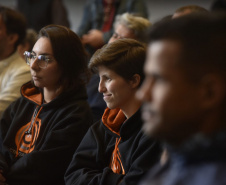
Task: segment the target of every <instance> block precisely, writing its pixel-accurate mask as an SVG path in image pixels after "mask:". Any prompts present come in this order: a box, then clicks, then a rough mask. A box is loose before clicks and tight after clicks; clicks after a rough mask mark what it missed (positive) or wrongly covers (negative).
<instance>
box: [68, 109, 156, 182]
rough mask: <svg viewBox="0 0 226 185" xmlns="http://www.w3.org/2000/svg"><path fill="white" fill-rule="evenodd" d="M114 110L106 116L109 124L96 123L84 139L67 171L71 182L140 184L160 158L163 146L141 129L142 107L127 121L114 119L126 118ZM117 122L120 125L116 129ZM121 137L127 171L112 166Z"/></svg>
mask: <svg viewBox="0 0 226 185" xmlns="http://www.w3.org/2000/svg"><path fill="white" fill-rule="evenodd" d="M109 111H110V113H109ZM111 111H114V110H109V109H108V108H107V109H106V110H105V113H104V116H103V118H102V120H105V121H104V122H105V123H103V122H97V123H95V124H94V125H93V126H92V127H91V128H90V129H89V131H88V132H87V134H86V135H85V137H84V139H83V140H82V142H81V144H80V146H79V147H78V149H77V151H76V153H75V154H74V157H73V160H72V162H71V164H70V166H69V168H68V170H67V172H66V175H65V182H66V184H67V185H97V184H98V185H117V184H118V183H119V182H120V181H121V184H120V185H125V184H129V185H136V184H137V182H138V181H139V180H140V179H141V178H142V177H143V175H144V174H145V173H146V171H147V170H148V169H150V168H151V166H153V164H154V163H156V162H157V161H158V160H159V155H160V147H159V145H158V144H157V143H156V142H155V141H153V140H150V139H149V138H147V137H146V136H145V135H144V133H143V132H142V130H141V127H142V120H141V115H140V110H139V111H138V112H136V113H135V114H134V115H133V116H132V117H130V118H129V119H128V120H126V121H125V122H124V123H123V124H122V123H120V124H118V123H117V121H116V122H114V121H115V120H116V119H117V120H121V121H122V117H121V118H120V115H119V113H117V112H118V111H116V114H115V115H114V114H111ZM106 113H107V115H106ZM123 116H124V114H123ZM106 120H107V122H106ZM109 122H113V124H112V125H111V124H110V123H109ZM117 124H118V128H113V127H114V126H115V125H117ZM110 125H111V126H110ZM116 130H118V132H117V131H116ZM120 137H121V141H120V143H119V145H118V149H119V152H118V153H119V155H120V160H121V162H122V165H121V168H122V169H124V171H125V174H123V172H122V171H123V170H121V172H119V173H114V172H113V171H112V169H111V167H110V164H111V159H112V153H113V150H114V148H115V143H116V139H117V138H120Z"/></svg>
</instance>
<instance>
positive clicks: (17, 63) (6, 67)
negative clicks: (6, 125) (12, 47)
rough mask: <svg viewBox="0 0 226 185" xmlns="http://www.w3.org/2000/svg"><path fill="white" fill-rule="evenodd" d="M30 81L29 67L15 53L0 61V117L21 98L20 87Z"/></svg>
mask: <svg viewBox="0 0 226 185" xmlns="http://www.w3.org/2000/svg"><path fill="white" fill-rule="evenodd" d="M30 80H31V74H30V67H29V66H28V65H27V64H26V63H25V61H24V60H23V59H22V58H21V57H20V55H19V54H18V53H17V52H15V53H14V54H12V55H11V56H10V57H8V58H6V59H4V60H1V61H0V117H1V114H2V113H3V111H4V110H5V109H6V108H7V107H8V106H9V104H10V103H11V102H13V101H15V100H16V99H18V98H19V97H20V96H21V94H20V87H21V86H22V85H23V84H24V83H26V82H28V81H30Z"/></svg>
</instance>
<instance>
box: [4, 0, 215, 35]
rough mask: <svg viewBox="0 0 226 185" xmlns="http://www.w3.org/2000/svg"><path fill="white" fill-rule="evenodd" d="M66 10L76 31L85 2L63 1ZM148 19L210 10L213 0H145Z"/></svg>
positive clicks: (9, 1)
mask: <svg viewBox="0 0 226 185" xmlns="http://www.w3.org/2000/svg"><path fill="white" fill-rule="evenodd" d="M63 1H64V3H65V6H66V8H67V10H68V16H69V20H70V23H71V29H72V30H74V31H76V30H77V28H78V26H79V24H80V21H81V17H82V12H83V6H84V4H85V3H86V1H87V0H63ZM146 3H147V7H148V10H149V19H150V21H151V22H152V23H154V22H156V21H157V20H159V19H161V18H162V17H164V16H166V15H170V14H173V12H174V10H176V9H177V8H179V7H181V6H185V5H191V4H196V5H199V6H202V7H204V8H206V9H208V10H209V9H210V7H211V4H212V3H213V0H146ZM0 4H2V5H6V6H10V7H15V6H16V0H0Z"/></svg>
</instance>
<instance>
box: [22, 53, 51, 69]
mask: <svg viewBox="0 0 226 185" xmlns="http://www.w3.org/2000/svg"><path fill="white" fill-rule="evenodd" d="M24 56H25V60H26V63H27V65H29V66H31V65H32V64H33V63H34V61H35V59H36V58H37V62H38V66H39V67H40V68H46V67H47V66H48V63H49V61H50V60H51V59H50V58H49V57H48V56H46V55H38V56H37V55H35V54H34V53H32V52H28V51H25V52H24Z"/></svg>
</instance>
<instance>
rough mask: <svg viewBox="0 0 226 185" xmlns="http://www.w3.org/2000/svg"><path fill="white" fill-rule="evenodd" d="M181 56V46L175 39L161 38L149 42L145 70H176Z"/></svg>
mask: <svg viewBox="0 0 226 185" xmlns="http://www.w3.org/2000/svg"><path fill="white" fill-rule="evenodd" d="M180 56H181V46H180V44H179V43H178V42H176V41H171V40H161V41H155V42H153V43H151V44H150V45H149V47H148V52H147V59H146V63H145V71H152V70H154V69H158V70H163V69H167V70H172V69H173V70H176V69H177V68H178V67H179V64H178V61H179V59H180Z"/></svg>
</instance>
